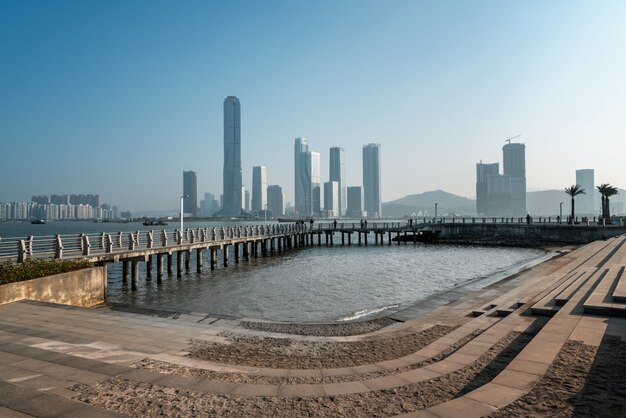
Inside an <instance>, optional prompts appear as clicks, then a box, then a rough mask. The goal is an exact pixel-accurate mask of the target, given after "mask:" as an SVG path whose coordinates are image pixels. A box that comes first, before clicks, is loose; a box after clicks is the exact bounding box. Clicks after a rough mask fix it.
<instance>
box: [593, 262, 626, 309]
mask: <svg viewBox="0 0 626 418" xmlns="http://www.w3.org/2000/svg"><path fill="white" fill-rule="evenodd" d="M624 269H625V266H624V265H619V264H616V265H613V266H611V267H610V268H609V269H606V270H605V274H604V276H603V277H602V279H601V280H600V282H599V283H598V285H597V286H596V288H595V289H594V290H593V292H592V293H591V295H590V296H589V297H588V298H587V300H585V302H584V305H583V306H584V311H585V313H586V314H591V315H605V316H626V302H619V301H615V300H614V297H613V293H614V290H615V289H616V287H617V284H618V283H619V282H620V281H621V280H622V276H624Z"/></svg>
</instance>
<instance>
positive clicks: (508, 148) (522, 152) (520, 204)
mask: <svg viewBox="0 0 626 418" xmlns="http://www.w3.org/2000/svg"><path fill="white" fill-rule="evenodd" d="M502 154H503V164H502V166H503V167H502V172H503V174H504V175H508V176H511V212H512V215H513V216H520V217H521V216H526V213H527V212H526V146H525V145H524V144H519V143H508V144H505V145H504V146H503V147H502Z"/></svg>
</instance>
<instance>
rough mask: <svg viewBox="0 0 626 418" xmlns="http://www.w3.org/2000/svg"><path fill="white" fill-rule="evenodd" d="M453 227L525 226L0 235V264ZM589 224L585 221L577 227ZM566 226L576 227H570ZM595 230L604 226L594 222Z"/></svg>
mask: <svg viewBox="0 0 626 418" xmlns="http://www.w3.org/2000/svg"><path fill="white" fill-rule="evenodd" d="M442 224H445V225H454V224H519V225H524V226H526V225H528V221H527V219H525V218H494V217H491V218H487V217H481V218H475V217H472V218H469V217H468V218H465V217H438V218H437V219H434V218H419V219H410V220H407V221H406V222H382V221H375V222H367V221H361V222H343V221H341V222H340V221H336V222H313V223H311V222H308V223H306V222H305V223H285V224H272V225H246V226H224V227H205V228H187V229H185V230H184V231H183V232H182V233H181V232H180V231H179V230H178V229H174V230H165V229H162V230H144V231H132V232H116V233H115V232H101V233H90V234H67V235H43V236H32V235H31V236H28V237H10V238H1V237H0V262H2V261H7V260H8V261H16V262H18V263H19V262H23V261H25V260H26V259H28V258H58V259H67V258H86V257H97V256H100V255H107V254H121V253H126V252H129V251H142V250H153V249H161V248H162V249H167V248H173V247H180V246H187V245H188V246H191V245H202V244H215V245H221V244H227V245H228V244H230V243H231V241H233V240H245V239H248V238H252V237H259V238H271V237H274V236H280V235H285V234H302V233H311V234H321V233H334V232H342V233H346V232H347V233H350V232H360V233H369V232H375V233H384V232H393V233H396V232H397V233H399V232H403V231H417V230H419V229H422V228H424V227H431V226H436V225H442ZM537 224H539V225H554V226H560V225H565V222H562V223H561V222H557V220H556V218H553V217H547V218H544V217H539V218H535V219H534V220H531V223H530V226H535V225H537ZM580 225H581V226H587V225H589V222H585V223H581V224H580ZM570 226H576V223H575V225H570ZM598 227H604V225H602V224H598Z"/></svg>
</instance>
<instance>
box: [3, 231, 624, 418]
mask: <svg viewBox="0 0 626 418" xmlns="http://www.w3.org/2000/svg"><path fill="white" fill-rule="evenodd" d="M625 265H626V238H625V237H617V238H612V239H609V240H606V241H596V242H593V243H591V244H588V245H585V246H582V247H578V248H576V249H574V250H573V251H571V252H566V253H565V254H564V255H563V256H561V257H558V258H555V259H553V260H551V261H548V262H546V263H543V264H540V265H538V266H535V267H533V268H531V269H529V270H527V271H524V272H522V273H520V274H518V275H516V276H514V277H512V278H509V279H506V280H504V281H501V282H499V283H496V284H494V285H491V286H489V287H487V288H485V289H482V290H480V291H474V292H470V293H467V294H465V295H462V296H460V297H459V298H458V299H457V300H455V301H454V302H452V303H450V304H448V305H446V306H442V307H439V308H435V309H432V310H430V311H428V312H421V313H418V310H416V309H415V308H411V309H407V310H405V311H400V312H397V313H396V314H394V315H391V317H392V318H393V317H395V318H396V319H395V320H391V319H385V318H382V319H380V320H379V321H387V322H385V323H382V322H381V323H380V326H379V327H378V328H379V329H376V327H374V329H371V330H369V332H367V333H365V334H357V335H350V334H355V333H356V332H354V333H350V332H347V333H343V334H342V333H338V332H336V330H335V329H334V328H332V327H324V326H323V325H310V326H289V325H285V324H275V323H268V322H263V321H255V320H253V319H249V320H245V319H234V318H223V317H221V318H220V317H217V316H211V315H207V314H205V313H198V312H188V311H184V310H181V311H179V312H166V311H155V310H142V309H131V308H120V307H109V306H101V307H97V308H75V307H67V306H60V305H50V304H44V303H35V302H17V303H10V304H6V305H1V306H0V416H42V417H44V416H153V415H159V414H163V415H167V416H177V415H183V416H184V415H199V416H249V415H258V416H283V415H289V416H301V415H321V416H393V415H402V416H416V417H417V416H428V417H436V416H439V417H456V416H464V417H472V416H486V415H492V414H493V415H496V416H498V414H501V415H504V416H506V415H529V414H530V415H532V414H533V413H534V414H536V415H550V413H549V412H550V410H549V409H547V410H542V409H541V408H542V405H543V404H544V403H545V402H547V403H550V402H553V403H554V402H557V405H560V407H561V408H565V409H563V410H561V412H563V411H565V413H566V414H567V411H570V412H572V413H573V412H576V413H578V414H583V415H584V411H588V409H584V408H586V407H588V406H589V405H587V404H588V403H589V402H592V400H593V399H604V401H603V402H605V403H604V404H603V405H605V404H606V405H609V406H604V407H607V408H608V407H612V408H614V409H612V410H611V411H612V413H613V415H620V414H621V415H623V414H625V413H626V399H624V392H623V391H622V390H621V389H620V390H616V391H615V392H612V391H613V386H612V385H614V384H618V385H619V384H622V385H623V381H622V383H620V382H617V383H616V382H611V381H607V380H606V379H605V380H604V381H603V385H604V386H605V388H604V394H603V395H602V394H600V395H598V394H597V393H596V394H595V395H593V396H595V397H596V398H593V396H591V395H589V393H591V392H590V389H588V388H589V387H591V386H593V385H592V383H593V382H594V381H595V380H594V379H597V374H598V372H597V371H596V369H597V368H598V367H600V366H601V365H602V364H605V363H606V362H607V361H608V363H609V364H613V368H614V369H618V371H619V372H620V373H622V372H623V370H622V369H623V368H624V367H625V365H624V363H623V359H622V360H619V359H617V358H616V359H611V358H608V360H607V358H606V357H607V356H609V357H610V355H611V353H616V352H619V353H622V354H624V353H626V351H625V350H624V345H625V344H626V318H625V317H626V301H625V300H624V297H625V295H624V289H626V275H624V274H623V273H624V266H625ZM374 322H375V321H374ZM374 322H373V323H374ZM362 325H363V324H362ZM354 327H355V329H357V330H358V326H357V325H355V326H354ZM345 328H346V329H348V330H349V328H350V326H346V327H345ZM294 332H295V333H296V334H294ZM311 334H316V335H311ZM323 334H326V335H325V336H324V335H323ZM333 334H334V336H333ZM609 346H610V347H613V351H610V350H609V351H607V349H606V347H609ZM616 350H617V351H616ZM620 350H621V351H620ZM572 353H573V354H572ZM576 353H579V354H576ZM580 353H586V354H585V355H581V354H580ZM607 353H609V354H607ZM576 355H578V356H579V357H576ZM568 356H569V357H568ZM572 356H574V357H572ZM572 359H575V360H576V361H573V360H572ZM585 364H586V365H587V366H586V367H587V368H585V367H584V366H585ZM571 365H575V366H576V367H577V368H576V369H575V370H570V369H571V367H570V366H571ZM620 367H621V368H622V369H620ZM581 370H582V371H581ZM576 373H578V374H576ZM581 373H582V378H581ZM555 376H557V377H558V379H560V380H559V384H560V385H561V386H560V387H563V388H565V389H563V391H566V390H567V388H573V389H571V390H572V391H574V393H573V395H572V397H573V398H574V397H575V398H576V402H573V403H572V402H570V401H568V400H567V399H561V400H560V401H559V399H558V396H559V393H560V392H559V393H557V392H554V393H552V392H550V391H549V390H548V389H546V388H549V387H550V384H553V383H554V381H555V379H556V378H555ZM568 376H569V377H568ZM558 379H557V380H558ZM581 379H582V382H583V383H582V386H581V385H580V380H581ZM577 385H578V386H577ZM622 388H623V386H622ZM544 392H550V394H549V396H550V397H551V398H552V399H549V400H547V401H545V400H542V399H543V398H542V396H543V395H542V393H544ZM574 395H575V396H574ZM602 396H604V398H602ZM544 401H545V402H544ZM558 402H561V404H558ZM568 402H570V403H571V404H570V403H568ZM598 402H600V401H598ZM567 408H569V409H567ZM596 408H601V407H600V406H596ZM620 408H621V409H620ZM552 412H554V411H552ZM596 412H597V413H598V414H601V412H602V409H596Z"/></svg>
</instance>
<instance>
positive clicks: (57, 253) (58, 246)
mask: <svg viewBox="0 0 626 418" xmlns="http://www.w3.org/2000/svg"><path fill="white" fill-rule="evenodd" d="M54 258H56V259H57V260H60V259H62V258H63V241H62V240H61V235H59V234H57V235H56V237H55V238H54Z"/></svg>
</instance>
